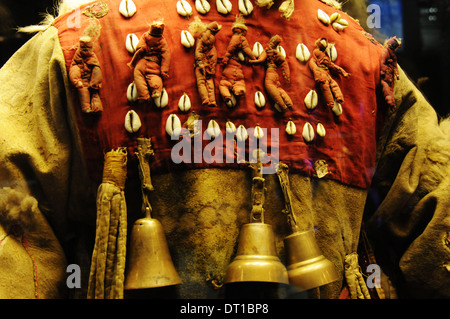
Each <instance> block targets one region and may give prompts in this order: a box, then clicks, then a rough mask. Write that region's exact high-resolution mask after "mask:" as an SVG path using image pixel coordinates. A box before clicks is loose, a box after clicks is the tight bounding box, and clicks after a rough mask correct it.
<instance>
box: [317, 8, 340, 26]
mask: <svg viewBox="0 0 450 319" xmlns="http://www.w3.org/2000/svg"><path fill="white" fill-rule="evenodd" d="M317 17H318V18H319V20H320V21H321V22H322V23H323V24H324V25H326V26H328V25H330V24H331V26H332V27H333V29H334V30H335V31H342V30H344V29H345V28H346V27H348V21H347V20H345V19H342V18H341V15H340V14H339V13H338V12H335V13H333V14H332V15H331V16H329V15H328V14H327V13H326V12H325V11H323V10H322V9H318V10H317Z"/></svg>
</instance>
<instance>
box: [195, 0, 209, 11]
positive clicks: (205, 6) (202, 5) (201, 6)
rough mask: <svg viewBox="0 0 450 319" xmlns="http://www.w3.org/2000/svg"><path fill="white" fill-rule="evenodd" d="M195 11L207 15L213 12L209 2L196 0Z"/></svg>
mask: <svg viewBox="0 0 450 319" xmlns="http://www.w3.org/2000/svg"><path fill="white" fill-rule="evenodd" d="M195 9H197V11H198V13H201V14H207V13H208V12H209V10H211V5H210V4H209V2H208V1H207V0H195Z"/></svg>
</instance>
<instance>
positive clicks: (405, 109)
mask: <svg viewBox="0 0 450 319" xmlns="http://www.w3.org/2000/svg"><path fill="white" fill-rule="evenodd" d="M394 96H395V100H396V105H397V110H396V111H393V112H392V113H391V114H390V115H389V116H388V117H387V119H386V123H385V126H384V129H383V132H382V139H381V141H380V144H379V146H380V147H379V152H378V167H377V171H376V174H375V177H374V181H373V187H372V189H371V191H370V193H369V201H368V205H367V209H366V216H367V222H366V224H367V227H368V233H369V236H370V238H371V239H372V241H373V243H374V247H375V254H376V256H377V259H378V262H379V263H380V264H382V268H384V269H385V270H386V271H387V272H389V274H388V275H389V276H390V277H391V280H392V281H393V282H394V284H395V285H396V286H397V290H398V294H399V297H400V298H401V297H425V298H433V297H441V298H442V297H446V298H448V297H449V296H450V289H449V288H448V287H449V286H450V271H449V264H450V246H449V243H448V237H449V232H450V219H449V204H450V198H449V192H450V183H449V181H450V174H449V173H450V164H449V163H450V121H449V120H448V119H440V118H439V117H438V116H437V114H436V112H435V111H434V109H433V108H432V106H431V105H430V104H429V103H428V102H427V101H426V99H425V98H424V96H423V95H422V94H421V92H420V91H419V90H418V89H417V88H416V87H415V86H414V84H413V83H412V82H411V80H410V79H408V77H407V75H406V74H405V72H404V71H403V70H401V69H400V79H399V80H398V81H396V84H395V91H394Z"/></svg>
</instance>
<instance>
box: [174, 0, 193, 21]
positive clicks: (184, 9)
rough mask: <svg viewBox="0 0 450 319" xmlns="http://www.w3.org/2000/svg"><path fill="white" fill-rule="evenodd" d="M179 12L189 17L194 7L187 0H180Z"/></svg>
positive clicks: (178, 3) (178, 2) (178, 4)
mask: <svg viewBox="0 0 450 319" xmlns="http://www.w3.org/2000/svg"><path fill="white" fill-rule="evenodd" d="M177 12H178V14H179V15H180V16H183V17H188V18H189V17H190V16H191V15H192V7H191V5H190V4H189V2H187V1H186V0H178V1H177Z"/></svg>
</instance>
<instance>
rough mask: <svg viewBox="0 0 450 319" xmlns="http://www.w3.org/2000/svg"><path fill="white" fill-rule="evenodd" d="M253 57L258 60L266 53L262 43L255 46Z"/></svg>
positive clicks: (256, 43)
mask: <svg viewBox="0 0 450 319" xmlns="http://www.w3.org/2000/svg"><path fill="white" fill-rule="evenodd" d="M252 51H253V55H254V56H255V57H256V58H259V56H260V55H261V53H262V52H263V51H264V48H263V46H262V44H261V43H259V42H255V44H254V45H253V50H252Z"/></svg>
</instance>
